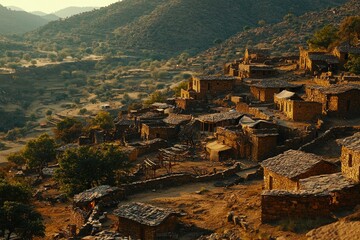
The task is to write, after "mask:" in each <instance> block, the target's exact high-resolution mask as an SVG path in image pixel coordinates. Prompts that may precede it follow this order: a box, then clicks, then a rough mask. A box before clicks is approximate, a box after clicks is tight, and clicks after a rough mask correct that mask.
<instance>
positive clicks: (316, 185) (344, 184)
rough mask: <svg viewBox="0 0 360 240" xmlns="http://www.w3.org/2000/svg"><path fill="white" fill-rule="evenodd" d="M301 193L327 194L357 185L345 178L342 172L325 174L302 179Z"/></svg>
mask: <svg viewBox="0 0 360 240" xmlns="http://www.w3.org/2000/svg"><path fill="white" fill-rule="evenodd" d="M299 182H300V192H301V191H306V192H307V193H311V194H325V195H328V194H329V193H330V192H336V191H340V190H343V189H346V188H350V187H354V186H355V185H356V184H355V183H354V182H353V181H351V180H350V179H347V178H345V177H344V176H343V175H342V174H341V172H340V173H334V174H324V175H318V176H313V177H309V178H305V179H300V180H299Z"/></svg>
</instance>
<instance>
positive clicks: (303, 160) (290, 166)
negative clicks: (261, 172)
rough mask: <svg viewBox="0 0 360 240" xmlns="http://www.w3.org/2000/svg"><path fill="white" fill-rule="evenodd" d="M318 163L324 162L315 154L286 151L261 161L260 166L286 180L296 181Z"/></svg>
mask: <svg viewBox="0 0 360 240" xmlns="http://www.w3.org/2000/svg"><path fill="white" fill-rule="evenodd" d="M320 162H325V161H324V159H323V158H321V157H319V156H317V155H315V154H312V153H305V152H302V151H297V150H288V151H286V152H284V153H283V154H279V155H277V156H275V157H272V158H269V159H267V160H265V161H263V162H262V163H261V166H262V167H263V168H266V169H268V170H270V171H272V172H275V173H277V174H279V175H282V176H285V177H287V178H290V179H296V177H298V176H299V175H301V174H303V173H306V172H307V171H309V170H310V169H311V168H312V167H314V166H315V165H317V164H319V163H320Z"/></svg>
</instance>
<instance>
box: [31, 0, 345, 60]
mask: <svg viewBox="0 0 360 240" xmlns="http://www.w3.org/2000/svg"><path fill="white" fill-rule="evenodd" d="M344 2H346V0H331V1H329V0H316V1H312V0H301V1H293V0H258V1H256V2H255V1H252V0H197V1H192V0H152V1H150V0H123V1H121V2H118V3H114V4H112V5H110V6H108V7H105V8H101V9H99V10H94V11H91V12H87V13H83V14H79V15H76V16H74V17H71V18H69V19H65V20H61V21H56V22H52V23H50V24H48V25H46V26H44V27H42V28H40V29H39V30H37V31H35V32H33V33H31V34H29V35H28V36H27V37H28V38H30V39H32V40H34V41H36V42H38V41H41V39H48V41H56V42H57V44H58V45H61V46H63V47H74V46H73V45H74V44H76V45H78V44H79V43H82V42H85V43H92V42H93V41H104V40H105V39H107V40H108V41H109V42H108V43H109V45H111V46H112V47H113V48H120V49H121V48H122V49H142V50H146V51H153V52H156V53H159V54H163V55H164V54H165V55H174V54H178V53H180V52H183V51H189V52H191V53H196V52H199V51H201V50H204V49H206V48H208V47H211V46H212V45H213V44H214V41H216V42H218V41H221V40H225V39H227V38H229V37H230V36H232V35H234V34H235V33H237V32H239V31H242V30H243V28H244V27H245V26H251V27H254V26H257V25H258V22H259V20H263V21H265V22H266V23H275V22H279V21H281V20H282V18H283V17H284V16H285V15H286V14H288V13H289V12H292V13H294V14H295V15H300V14H303V13H305V12H308V11H312V10H320V9H324V8H326V7H329V6H336V5H340V4H342V3H344ZM55 14H56V13H55ZM56 15H58V14H56ZM58 16H59V15H58ZM54 36H57V38H55V37H54ZM59 36H61V38H59Z"/></svg>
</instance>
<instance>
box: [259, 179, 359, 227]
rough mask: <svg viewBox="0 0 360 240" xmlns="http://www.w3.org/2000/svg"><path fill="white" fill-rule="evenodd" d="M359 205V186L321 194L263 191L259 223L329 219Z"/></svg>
mask: <svg viewBox="0 0 360 240" xmlns="http://www.w3.org/2000/svg"><path fill="white" fill-rule="evenodd" d="M359 203H360V185H356V186H354V187H351V188H347V189H343V190H340V191H334V192H330V193H322V194H310V193H306V192H300V193H296V192H285V191H264V192H263V194H262V196H261V221H262V222H263V223H268V222H273V221H278V220H281V219H286V218H296V219H301V218H319V217H323V218H330V217H333V215H334V214H333V212H337V211H344V210H350V209H353V208H354V207H355V206H356V205H358V204H359Z"/></svg>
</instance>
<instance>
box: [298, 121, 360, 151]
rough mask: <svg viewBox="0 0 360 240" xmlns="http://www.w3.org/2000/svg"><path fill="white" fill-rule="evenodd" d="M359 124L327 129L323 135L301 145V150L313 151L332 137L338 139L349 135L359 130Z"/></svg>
mask: <svg viewBox="0 0 360 240" xmlns="http://www.w3.org/2000/svg"><path fill="white" fill-rule="evenodd" d="M359 130H360V127H359V126H341V127H333V128H330V129H329V130H327V131H326V132H325V133H324V134H323V135H321V136H320V137H318V138H316V139H314V140H313V141H311V142H309V143H307V144H305V145H303V146H301V147H300V148H299V150H300V151H304V152H311V151H312V150H314V149H316V148H318V147H321V146H324V144H325V143H326V142H327V141H329V140H331V139H338V138H341V137H347V136H350V135H352V134H354V133H355V132H357V131H359Z"/></svg>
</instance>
